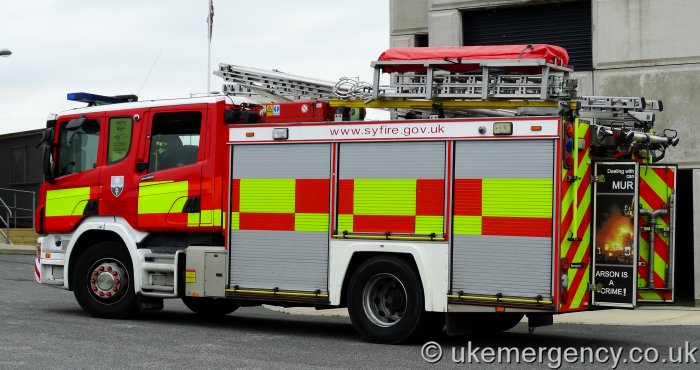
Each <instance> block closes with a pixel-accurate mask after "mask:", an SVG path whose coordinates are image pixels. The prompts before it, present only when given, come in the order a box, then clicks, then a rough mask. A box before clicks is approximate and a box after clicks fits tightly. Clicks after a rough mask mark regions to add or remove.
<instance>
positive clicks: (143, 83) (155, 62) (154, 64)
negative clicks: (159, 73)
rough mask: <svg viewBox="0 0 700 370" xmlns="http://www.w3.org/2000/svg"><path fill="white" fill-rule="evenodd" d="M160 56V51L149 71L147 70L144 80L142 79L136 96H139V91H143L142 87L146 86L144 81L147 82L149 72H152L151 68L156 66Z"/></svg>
mask: <svg viewBox="0 0 700 370" xmlns="http://www.w3.org/2000/svg"><path fill="white" fill-rule="evenodd" d="M161 54H163V51H162V50H161V51H159V52H158V55H157V56H156V59H155V60H154V61H153V64H152V65H151V69H149V70H148V73H147V74H146V78H144V79H143V82H141V85H140V86H139V89H138V91H136V95H141V89H143V86H144V85H145V84H146V81H148V78H149V77H151V72H153V68H155V67H156V64H157V63H158V59H160V55H161Z"/></svg>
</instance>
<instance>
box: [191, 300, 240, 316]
mask: <svg viewBox="0 0 700 370" xmlns="http://www.w3.org/2000/svg"><path fill="white" fill-rule="evenodd" d="M182 303H184V304H185V306H187V308H189V309H190V310H192V312H194V313H196V314H199V315H202V316H224V315H228V314H230V313H231V312H233V311H235V310H237V309H238V307H239V306H238V303H236V301H234V300H232V299H221V298H194V297H182Z"/></svg>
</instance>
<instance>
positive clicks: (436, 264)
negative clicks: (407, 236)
mask: <svg viewBox="0 0 700 370" xmlns="http://www.w3.org/2000/svg"><path fill="white" fill-rule="evenodd" d="M448 249H449V248H448V245H447V243H442V242H422V243H421V242H399V241H357V240H332V241H331V248H330V258H329V261H330V263H329V277H328V288H329V289H328V290H329V295H330V301H331V302H330V303H331V305H341V304H346V303H347V302H345V299H346V297H345V296H346V293H347V290H346V289H347V286H348V281H349V279H350V277H351V276H352V273H353V272H354V271H355V270H356V269H357V267H358V266H359V265H360V264H362V262H364V261H366V260H367V259H369V258H372V257H373V256H376V255H394V256H397V257H400V258H404V259H407V260H406V261H407V262H409V263H410V264H411V265H412V266H414V268H415V269H416V271H417V273H418V277H419V279H420V281H421V284H422V286H423V295H424V298H425V307H424V309H425V310H426V311H434V312H435V311H436V312H447V291H448V289H449V253H448Z"/></svg>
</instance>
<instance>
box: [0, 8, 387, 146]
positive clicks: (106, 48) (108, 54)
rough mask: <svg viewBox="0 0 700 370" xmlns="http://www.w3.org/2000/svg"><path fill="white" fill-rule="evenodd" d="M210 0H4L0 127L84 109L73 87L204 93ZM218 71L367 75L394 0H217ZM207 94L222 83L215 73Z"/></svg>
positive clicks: (332, 77)
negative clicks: (72, 95) (224, 67)
mask: <svg viewBox="0 0 700 370" xmlns="http://www.w3.org/2000/svg"><path fill="white" fill-rule="evenodd" d="M208 7H209V4H208V0H147V1H145V0H119V1H117V0H112V1H106V0H103V1H96V0H22V1H11V0H2V1H1V4H0V49H9V50H11V51H12V53H13V54H12V55H11V56H9V57H6V58H3V57H0V134H5V133H10V132H17V131H25V130H32V129H37V128H43V127H45V124H46V117H47V116H48V114H49V113H59V112H61V111H63V110H66V109H70V108H74V107H80V106H84V104H83V103H75V102H69V101H67V100H66V94H67V93H69V92H81V91H82V92H91V93H96V94H101V95H121V94H137V95H138V96H139V99H140V100H150V99H161V98H176V97H188V96H190V94H192V93H203V92H205V91H206V86H207V85H206V78H207V27H208V26H207V23H206V18H207V14H208ZM214 13H215V15H214V28H213V37H212V41H211V68H212V71H213V70H215V69H216V66H218V64H219V63H220V62H221V63H228V64H236V65H241V66H247V67H255V68H262V69H278V70H280V71H283V72H287V73H291V74H296V75H300V76H308V77H313V78H317V79H324V80H328V81H333V82H335V81H337V80H338V79H339V78H341V77H344V76H347V77H360V79H361V80H363V81H367V82H371V80H372V69H371V68H370V66H369V65H370V62H371V61H372V60H376V59H377V58H378V57H379V54H381V53H382V51H384V50H385V49H386V48H388V47H389V1H388V0H352V1H340V0H325V1H324V0H300V1H289V0H256V1H242V0H214ZM211 89H212V90H217V91H220V90H221V79H220V78H219V77H216V76H213V75H212V76H211Z"/></svg>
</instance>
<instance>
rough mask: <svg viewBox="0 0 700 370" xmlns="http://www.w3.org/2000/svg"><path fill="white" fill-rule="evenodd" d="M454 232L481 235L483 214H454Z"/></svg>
mask: <svg viewBox="0 0 700 370" xmlns="http://www.w3.org/2000/svg"><path fill="white" fill-rule="evenodd" d="M453 223H454V226H453V227H454V233H455V234H459V235H481V216H454V221H453Z"/></svg>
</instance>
